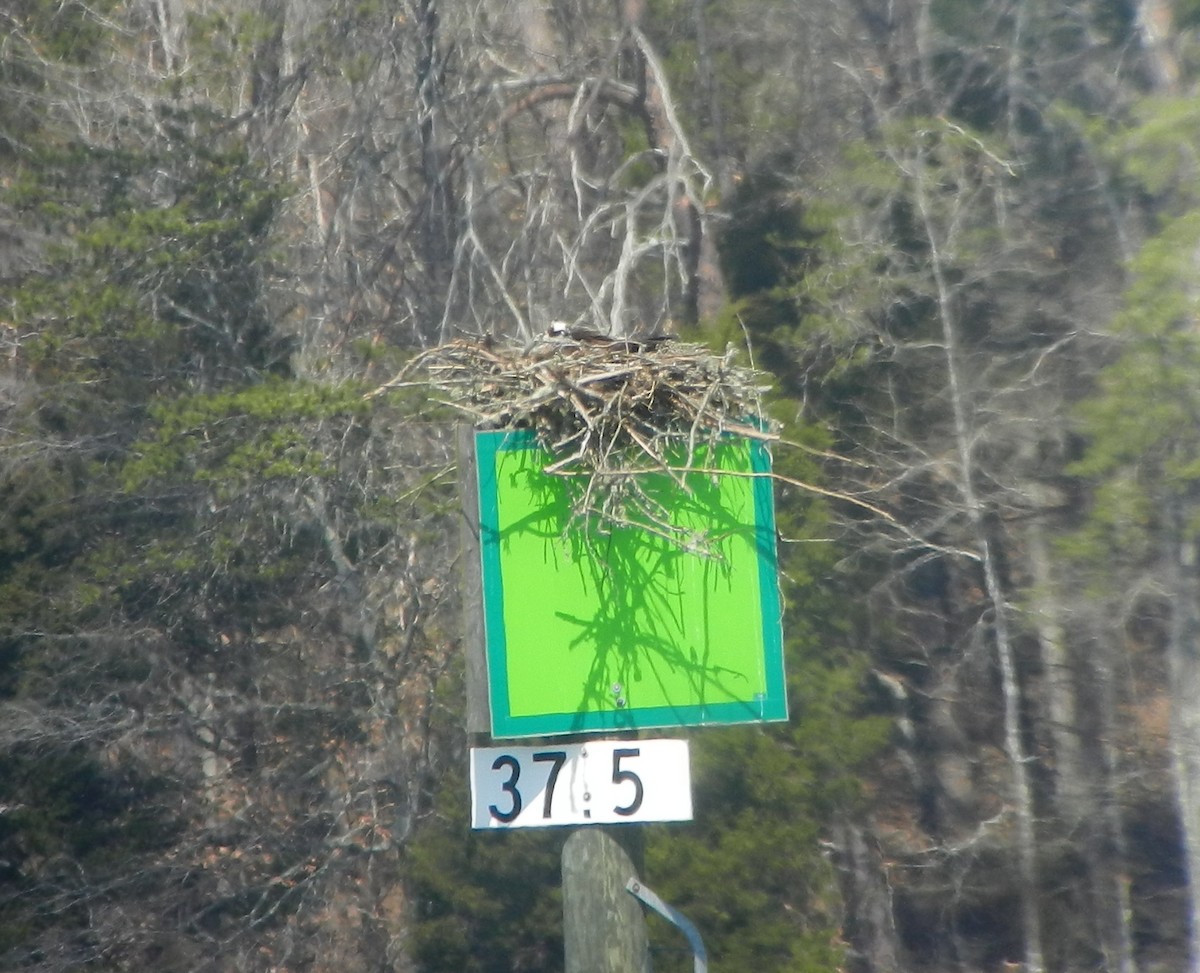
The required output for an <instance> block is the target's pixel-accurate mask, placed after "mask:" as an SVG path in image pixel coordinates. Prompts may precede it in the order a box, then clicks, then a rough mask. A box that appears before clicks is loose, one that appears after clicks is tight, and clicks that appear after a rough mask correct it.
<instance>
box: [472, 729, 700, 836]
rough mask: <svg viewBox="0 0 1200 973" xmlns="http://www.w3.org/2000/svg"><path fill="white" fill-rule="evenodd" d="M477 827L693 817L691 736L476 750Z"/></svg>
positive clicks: (474, 804) (474, 792) (474, 791)
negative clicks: (688, 738)
mask: <svg viewBox="0 0 1200 973" xmlns="http://www.w3.org/2000/svg"><path fill="white" fill-rule="evenodd" d="M471 804H472V811H471V827H472V828H545V827H552V826H554V825H580V824H619V823H622V822H635V821H637V822H645V821H690V820H692V776H691V764H690V761H689V759H688V745H687V741H686V740H589V741H588V742H587V743H564V744H561V745H553V744H552V745H549V746H544V747H487V748H479V749H472V750H471Z"/></svg>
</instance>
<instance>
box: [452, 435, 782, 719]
mask: <svg viewBox="0 0 1200 973" xmlns="http://www.w3.org/2000/svg"><path fill="white" fill-rule="evenodd" d="M475 443H476V456H477V460H478V471H479V472H478V476H479V500H480V510H479V513H480V551H481V557H482V567H483V604H484V630H485V640H486V647H487V668H488V692H489V697H490V706H491V725H492V734H493V736H496V737H520V736H537V735H542V734H554V733H578V732H589V731H609V730H622V729H635V728H643V727H666V726H692V725H699V724H710V723H746V722H757V721H767V720H784V719H787V700H786V696H785V692H784V675H783V647H782V635H781V629H780V603H779V587H778V579H777V569H776V558H775V518H774V505H773V498H772V491H771V481H770V478H769V477H768V476H766V475H764V474H766V473H768V472H769V470H770V454H769V453H768V452H767V450H766V448H765V446H764V445H763V444H762V443H760V442H757V441H753V440H747V439H740V438H732V437H730V438H726V439H723V440H721V441H720V443H719V444H718V445H717V446H716V447H715V448H712V449H709V448H707V447H699V448H697V450H696V452H695V454H694V455H693V457H692V462H691V468H698V469H704V470H706V471H711V470H719V471H722V473H723V474H726V475H714V474H713V473H711V472H704V473H698V472H692V473H686V474H680V475H681V476H682V477H683V483H682V484H681V483H680V482H679V481H678V480H677V479H676V478H674V477H672V476H669V475H667V474H665V473H663V474H658V473H655V474H645V475H643V476H642V477H641V478H640V480H639V484H640V486H641V488H642V491H643V495H644V497H645V498H646V499H647V501H648V502H650V503H652V504H656V505H657V506H656V509H658V510H659V514H658V518H659V520H660V523H661V524H662V525H665V526H668V527H669V528H671V529H673V531H674V534H675V536H673V537H671V538H668V537H664V536H662V534H661V533H657V532H655V531H653V530H649V529H644V528H639V527H634V526H612V527H610V528H607V529H605V530H598V529H592V530H588V531H585V530H584V529H583V528H582V527H581V526H580V525H579V524H578V523H575V524H572V522H571V510H572V504H571V496H572V493H571V491H572V490H578V489H580V487H579V486H577V485H576V484H574V483H571V482H569V481H568V480H567V479H565V478H562V477H556V476H552V475H549V474H546V473H544V472H543V468H544V467H545V466H546V465H547V464H548V463H550V462H552V457H551V456H550V455H549V454H548V453H546V452H545V451H543V450H542V449H541V448H540V447H539V446H538V445H537V443H536V441H535V439H534V438H533V436H532V434H531V433H528V432H525V431H517V432H477V433H476V434H475ZM680 538H682V539H683V541H684V542H683V543H681V541H680ZM689 538H691V539H693V540H694V541H695V543H693V544H691V545H689V544H688V543H686V541H687V540H688V539H689ZM689 548H690V549H689Z"/></svg>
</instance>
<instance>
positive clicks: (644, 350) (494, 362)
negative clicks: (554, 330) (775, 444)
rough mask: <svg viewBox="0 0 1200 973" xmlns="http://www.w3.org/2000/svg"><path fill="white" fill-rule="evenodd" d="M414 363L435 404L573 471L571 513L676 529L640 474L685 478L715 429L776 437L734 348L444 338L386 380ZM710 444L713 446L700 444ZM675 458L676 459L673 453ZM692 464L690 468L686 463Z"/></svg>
mask: <svg viewBox="0 0 1200 973" xmlns="http://www.w3.org/2000/svg"><path fill="white" fill-rule="evenodd" d="M416 372H421V373H423V374H424V376H425V381H424V382H423V383H419V384H427V385H428V386H429V387H431V388H432V389H433V390H434V391H435V393H437V394H438V395H440V397H441V399H440V401H442V402H443V403H444V404H446V405H449V406H451V407H453V408H455V409H457V410H458V411H460V412H463V413H465V414H466V415H467V416H469V417H470V418H471V420H472V422H473V424H474V425H475V427H476V428H477V429H532V430H534V432H535V433H536V435H537V438H538V441H539V442H540V444H541V445H542V446H543V447H544V448H545V449H546V450H547V452H549V453H550V455H551V457H552V462H550V463H549V464H548V465H547V466H546V467H545V471H546V472H547V473H550V474H554V475H558V476H563V477H572V478H579V479H578V480H577V481H576V484H577V487H578V489H576V490H575V491H573V494H574V495H573V508H574V513H575V516H576V517H577V518H585V519H587V520H589V521H591V520H592V519H593V518H594V517H596V516H597V515H598V516H599V517H600V518H601V520H603V521H604V522H606V524H607V525H612V524H616V523H625V524H636V525H637V526H639V527H642V528H647V527H648V528H650V529H651V530H654V531H656V532H660V533H663V534H665V535H667V536H674V535H675V529H674V528H673V527H672V526H671V525H670V523H669V511H666V510H664V509H662V506H661V504H660V503H658V502H657V501H655V500H654V499H653V498H652V497H651V496H649V495H647V494H646V493H645V491H643V490H642V489H641V487H640V485H639V483H638V479H639V477H638V474H644V473H668V474H670V475H672V476H675V478H676V479H677V480H678V481H679V482H680V484H681V485H683V486H684V488H685V489H686V484H685V483H684V479H683V473H684V472H685V471H688V470H689V469H691V468H693V466H694V457H695V454H696V451H697V448H698V447H702V446H704V447H711V446H712V445H714V444H715V442H716V440H717V439H718V438H719V437H720V436H721V435H722V434H724V433H732V434H735V435H738V436H743V437H748V438H752V439H759V440H773V439H775V438H776V436H775V435H774V434H773V433H771V432H770V431H769V430H768V427H767V425H766V423H765V421H764V420H763V410H762V403H761V396H762V393H763V392H764V391H766V387H765V386H764V384H763V376H762V375H761V374H760V373H758V372H756V371H755V370H753V369H750V368H746V367H744V366H740V365H737V364H736V363H735V361H734V352H733V349H730V350H728V351H727V352H726V353H725V354H724V355H715V354H713V353H712V352H711V351H709V350H708V349H707V348H704V347H703V346H701V345H694V344H688V343H685V342H678V341H666V342H662V343H659V344H656V345H653V346H650V345H649V344H647V343H642V342H638V341H634V340H630V341H628V342H624V341H617V340H606V341H600V342H583V341H574V340H570V339H558V338H555V339H546V340H542V341H539V342H537V343H535V344H533V345H531V346H528V347H525V348H519V347H502V346H494V345H488V344H486V343H475V342H468V341H453V342H450V343H448V344H445V345H440V346H438V347H436V348H432V349H430V350H428V351H425V352H423V353H421V354H420V355H418V356H417V357H416V358H414V359H413V360H412V361H410V362H409V364H408V366H407V367H406V368H405V370H404V371H403V372H402V373H401V374H400V375H398V376H397V377H396V379H394V380H393V381H392V382H389V383H387V384H386V385H384V386H381V387H380V388H379V389H377V390H376V391H375V393H372V394H378V393H381V392H383V391H385V390H386V389H388V388H394V387H398V386H400V385H408V384H410V382H409V381H408V380H407V379H409V378H410V376H413V375H414V373H416ZM707 455H711V453H707ZM681 457H683V458H684V459H683V462H682V464H681V462H680V459H681ZM693 471H694V470H693Z"/></svg>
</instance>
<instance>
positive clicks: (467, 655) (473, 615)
mask: <svg viewBox="0 0 1200 973" xmlns="http://www.w3.org/2000/svg"><path fill="white" fill-rule="evenodd" d="M457 433H458V495H459V498H460V500H461V503H462V512H463V525H462V530H461V531H460V535H461V538H462V544H461V555H460V557H461V559H462V563H461V565H460V571H461V577H462V589H461V590H462V601H463V611H462V616H463V657H464V661H465V663H466V691H467V733H468V735H469V736H470V738H471V740H472V741H473V743H475V742H479V743H485V742H486V735H487V734H489V733H490V732H491V729H492V724H491V714H490V712H489V710H488V688H487V659H486V656H485V650H484V633H483V567H482V566H481V564H480V562H479V483H478V480H477V479H476V476H477V474H476V470H475V430H474V429H473V428H472V427H471V426H470V425H469V424H467V423H465V422H462V423H459V425H458V430H457Z"/></svg>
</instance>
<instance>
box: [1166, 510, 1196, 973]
mask: <svg viewBox="0 0 1200 973" xmlns="http://www.w3.org/2000/svg"><path fill="white" fill-rule="evenodd" d="M1170 514H1171V516H1170V521H1171V523H1170V529H1169V530H1168V533H1167V541H1166V543H1167V546H1168V552H1167V565H1168V570H1169V571H1170V582H1171V583H1170V591H1171V594H1172V612H1171V630H1170V640H1169V643H1168V645H1167V656H1168V661H1169V669H1170V692H1171V758H1172V761H1173V764H1174V771H1175V797H1176V801H1177V804H1178V808H1179V823H1180V830H1181V832H1182V835H1183V845H1184V862H1185V864H1186V866H1187V876H1188V898H1187V912H1188V923H1189V935H1190V961H1189V962H1190V965H1189V967H1188V968H1189V969H1190V970H1191V971H1192V973H1197V971H1200V573H1198V572H1197V568H1196V555H1197V551H1196V547H1197V545H1196V542H1195V540H1193V539H1192V538H1190V537H1188V536H1187V526H1186V520H1187V518H1186V516H1185V511H1184V505H1183V502H1182V501H1181V500H1180V499H1178V498H1176V499H1175V500H1174V501H1173V503H1172V509H1171V511H1170Z"/></svg>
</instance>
